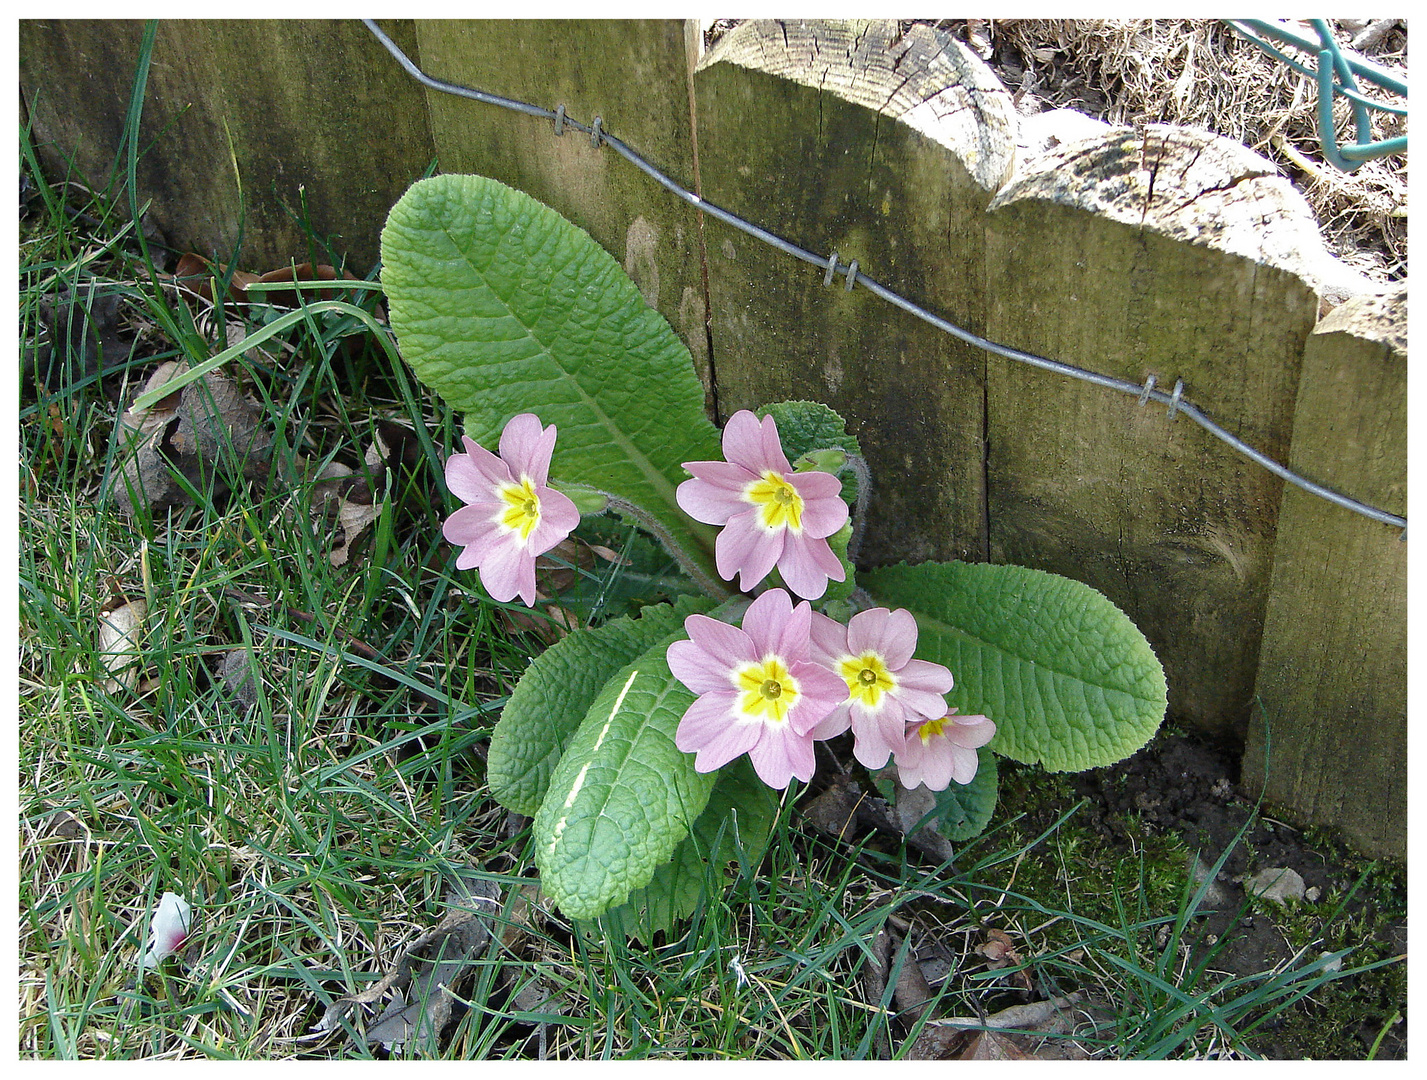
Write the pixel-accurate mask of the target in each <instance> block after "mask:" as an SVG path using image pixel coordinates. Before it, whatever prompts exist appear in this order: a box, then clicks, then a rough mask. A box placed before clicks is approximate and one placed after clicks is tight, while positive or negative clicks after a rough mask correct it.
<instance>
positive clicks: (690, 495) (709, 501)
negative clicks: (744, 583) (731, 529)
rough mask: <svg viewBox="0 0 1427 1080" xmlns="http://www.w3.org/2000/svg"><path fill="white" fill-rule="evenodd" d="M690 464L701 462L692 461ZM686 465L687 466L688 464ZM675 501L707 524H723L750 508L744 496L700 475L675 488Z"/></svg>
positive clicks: (691, 515) (690, 514)
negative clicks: (717, 485)
mask: <svg viewBox="0 0 1427 1080" xmlns="http://www.w3.org/2000/svg"><path fill="white" fill-rule="evenodd" d="M689 464H694V465H697V464H701V463H700V462H690V463H689ZM685 467H686V468H687V465H686V466H685ZM735 468H737V466H735ZM740 471H742V470H740ZM674 501H675V502H677V503H678V504H679V509H680V510H682V511H684V513H686V514H688V515H689V517H691V518H693V519H694V520H695V521H702V522H703V523H704V524H705V525H723V524H725V523H726V522H727V521H728V519H729V518H731V517H733V516H734V515H735V514H742V513H745V512H747V510H748V503H747V502H745V501H744V500H743V498H742V497H740V496H738V495H736V494H733V493H731V492H729V491H727V490H725V489H724V488H721V487H716V486H714V485H713V484H710V483H708V482H707V481H704V480H701V479H699V478H698V477H695V478H694V479H692V480H685V481H684V482H683V483H682V484H680V485H679V486H678V487H677V488H676V489H675V490H674ZM730 576H731V575H730Z"/></svg>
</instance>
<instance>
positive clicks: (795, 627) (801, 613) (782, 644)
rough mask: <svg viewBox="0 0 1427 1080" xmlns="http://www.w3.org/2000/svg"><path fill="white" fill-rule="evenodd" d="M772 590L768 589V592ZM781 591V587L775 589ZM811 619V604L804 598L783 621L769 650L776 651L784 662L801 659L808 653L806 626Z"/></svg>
mask: <svg viewBox="0 0 1427 1080" xmlns="http://www.w3.org/2000/svg"><path fill="white" fill-rule="evenodd" d="M772 591H773V590H772V589H770V590H769V592H772ZM777 591H779V592H782V590H781V589H779V590H777ZM812 621H813V606H812V605H811V604H809V603H808V602H807V601H806V600H804V601H803V602H802V603H801V604H798V605H796V606H795V607H794V608H793V610H792V613H791V614H790V615H789V616H788V618H787V619H786V620H785V621H784V623H783V626H782V628H781V629H780V630H779V631H778V639H777V640H776V641H775V642H774V643H773V644H772V647H771V648H770V649H769V651H770V652H774V653H777V654H778V655H779V656H781V657H782V658H783V662H784V663H786V664H790V665H791V664H792V663H793V662H794V661H802V660H805V659H806V658H807V655H808V645H809V641H808V627H809V626H811V625H812Z"/></svg>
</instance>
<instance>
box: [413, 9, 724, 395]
mask: <svg viewBox="0 0 1427 1080" xmlns="http://www.w3.org/2000/svg"><path fill="white" fill-rule="evenodd" d="M684 34H685V24H684V22H683V21H682V20H678V19H654V20H633V19H599V20H593V19H579V20H559V19H542V20H535V21H532V20H525V19H494V20H469V19H462V20H429V21H428V20H422V21H419V22H418V23H417V29H416V37H417V40H418V41H419V42H420V51H421V63H422V66H423V67H424V68H425V70H426V71H427V72H428V73H429V74H431V75H433V76H435V77H437V78H441V79H445V80H446V81H448V82H454V83H458V84H460V85H463V86H470V87H474V88H476V89H479V90H483V91H485V92H487V93H490V94H499V95H501V96H504V97H510V98H514V99H516V100H519V101H525V102H529V103H530V104H532V105H539V106H541V107H543V108H546V109H551V110H554V109H556V108H557V107H558V106H560V105H564V106H565V112H566V114H567V115H569V116H570V117H572V118H575V119H577V120H579V121H580V122H581V123H584V124H591V123H592V122H593V121H594V119H595V117H597V116H598V117H600V118H601V119H602V121H603V124H602V127H603V129H604V130H606V131H608V132H609V133H610V134H611V135H614V136H616V137H618V138H619V139H620V140H621V141H623V142H625V143H627V144H628V145H629V146H630V147H632V148H633V149H634V150H636V151H638V152H639V153H640V154H642V155H644V156H645V157H646V158H648V159H649V160H650V161H654V162H657V163H658V165H659V167H660V168H661V169H662V170H663V171H664V172H665V174H666V175H668V176H669V177H670V178H671V179H673V180H675V181H677V182H679V183H681V184H683V185H684V186H685V187H688V188H691V189H692V187H693V184H694V152H693V122H692V120H691V118H690V115H689V71H688V62H687V60H686V53H685V44H684ZM427 101H428V104H429V106H430V113H431V130H432V134H433V137H434V138H435V141H436V148H437V151H438V153H439V155H440V160H441V171H442V172H449V173H456V172H472V173H479V174H480V175H482V176H489V177H492V178H493V179H496V180H500V181H501V182H503V183H506V184H509V185H510V186H511V187H514V188H519V189H520V190H521V191H524V192H525V193H526V194H528V195H532V196H534V197H535V198H537V199H539V200H540V201H541V202H543V203H545V205H547V206H550V207H552V208H554V209H555V210H558V211H559V212H560V213H561V214H564V215H565V216H566V217H567V218H569V219H570V220H572V221H574V222H575V223H576V224H577V225H579V226H580V227H581V228H582V229H584V230H585V231H586V232H588V233H589V234H590V235H591V236H592V237H594V238H595V240H596V241H597V242H598V243H599V244H600V246H602V247H603V248H604V249H605V250H606V251H608V252H609V253H610V254H611V255H613V256H614V258H615V260H616V261H617V262H619V263H620V265H622V266H623V267H624V269H625V272H626V273H628V274H629V276H630V277H632V278H633V279H634V281H635V284H637V285H638V286H639V291H640V292H641V293H642V294H643V296H644V300H645V302H646V303H647V304H649V306H650V307H652V308H654V309H655V310H657V311H658V312H659V313H660V314H661V315H663V316H664V317H665V318H666V319H667V320H668V321H669V324H670V325H671V326H672V327H673V328H674V331H675V333H677V334H678V335H679V337H680V338H681V339H682V340H683V342H684V344H685V345H687V346H688V348H689V352H690V353H692V354H693V356H694V365H695V367H696V368H697V369H698V371H699V377H700V378H701V379H702V381H703V383H704V387H705V390H706V391H707V390H708V388H709V385H710V383H709V373H708V354H709V350H708V333H707V328H706V325H705V324H706V317H705V305H704V286H703V275H702V272H701V270H700V267H701V265H702V262H703V252H702V250H701V248H700V241H699V220H698V214H697V212H696V211H695V210H694V209H693V208H692V207H691V206H689V204H688V203H685V202H682V201H681V200H679V199H676V198H674V197H672V196H671V195H669V194H668V193H667V192H666V191H665V190H664V189H663V188H662V187H661V186H660V185H659V184H658V183H657V182H656V181H654V180H652V179H651V178H650V177H648V176H646V175H645V174H644V173H642V172H640V171H639V170H638V169H635V168H633V167H631V166H630V165H629V164H628V163H627V162H625V161H624V160H623V159H622V158H621V157H620V156H619V155H618V154H617V153H615V152H614V151H612V150H610V149H608V148H603V149H597V148H595V147H594V146H592V145H591V143H590V136H589V135H586V134H583V133H581V132H579V131H576V130H574V129H572V128H567V129H565V132H564V134H563V135H560V136H558V137H557V136H556V134H555V125H554V123H553V121H550V120H545V119H542V118H540V117H536V116H528V115H522V114H519V113H513V112H510V111H508V110H506V109H501V108H498V107H495V106H492V105H487V104H483V103H481V102H477V101H471V100H469V99H466V98H460V97H454V96H452V95H450V94H443V93H437V92H434V91H432V92H429V93H428V95H427ZM706 403H707V404H710V405H711V404H712V397H711V396H709V397H708V399H707V402H706Z"/></svg>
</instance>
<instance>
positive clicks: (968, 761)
mask: <svg viewBox="0 0 1427 1080" xmlns="http://www.w3.org/2000/svg"><path fill="white" fill-rule="evenodd" d="M952 750H953V754H952V758H951V779H952V780H955V781H956V782H957V783H958V784H969V783H971V781H973V780H975V779H976V769H977V767H978V766H979V765H980V761H979V760H978V759H977V757H976V751H975V750H967V749H964V748H963V747H960V746H953V747H952ZM942 787H946V785H945V784H943V785H942ZM932 790H933V791H937V790H940V789H939V788H933V789H932Z"/></svg>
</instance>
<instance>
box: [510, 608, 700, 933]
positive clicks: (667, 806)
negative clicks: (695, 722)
mask: <svg viewBox="0 0 1427 1080" xmlns="http://www.w3.org/2000/svg"><path fill="white" fill-rule="evenodd" d="M682 636H683V630H682V628H681V629H680V630H679V631H678V633H675V634H671V635H669V637H667V638H666V639H665V640H663V641H661V642H659V644H657V645H655V646H654V647H653V648H652V649H650V650H649V651H648V652H646V653H644V654H643V655H642V656H640V657H639V659H637V660H636V661H634V663H632V664H630V665H629V666H628V667H625V668H623V669H621V670H620V671H619V672H618V673H617V674H616V675H615V676H614V678H612V679H610V680H609V682H608V683H606V684H605V687H604V689H603V690H601V691H600V693H599V696H598V697H596V698H595V700H594V703H593V704H592V705H591V706H590V709H589V712H588V714H587V715H586V716H585V719H584V722H583V723H581V724H580V728H579V730H578V731H576V732H575V736H574V738H573V739H571V740H570V744H569V746H568V747H567V748H566V749H565V752H564V754H562V755H561V757H560V762H559V764H558V765H556V766H555V770H554V772H553V773H552V775H551V777H550V784H549V788H548V790H547V791H546V794H545V800H544V801H543V802H542V803H541V804H540V809H539V811H538V812H537V813H536V815H535V823H534V836H535V864H536V866H538V867H539V868H540V881H541V888H543V889H544V891H545V893H546V895H548V896H549V897H550V898H551V899H553V900H554V901H555V903H556V904H558V905H559V907H560V910H561V911H563V912H564V913H565V914H566V915H567V916H569V917H570V918H572V919H592V918H595V917H596V916H598V915H602V914H604V912H605V911H607V910H608V909H609V908H611V907H614V906H616V905H618V904H622V903H624V902H625V901H626V900H627V899H628V897H629V894H630V892H631V891H633V890H634V889H640V888H643V887H644V886H645V885H647V884H649V881H650V879H651V878H652V877H653V876H654V873H655V871H656V870H657V869H658V868H659V867H660V866H662V865H663V864H664V863H667V862H668V861H669V859H670V858H671V857H672V856H673V854H674V849H675V847H677V846H678V844H679V842H680V841H681V840H683V839H684V837H686V836H687V835H688V834H689V827H690V826H691V825H692V824H693V822H694V821H696V820H697V819H698V816H699V815H700V814H701V813H702V812H703V809H704V806H705V804H707V802H708V799H709V793H710V792H711V791H712V789H713V785H714V781H715V780H716V779H717V773H700V772H696V771H695V770H694V755H692V754H685V753H682V752H681V751H680V750H679V748H678V747H676V746H675V745H674V733H675V731H676V730H678V727H679V721H680V719H682V718H683V715H684V712H685V711H686V710H687V709H688V707H689V706H690V705H692V704H693V702H694V694H693V693H692V692H691V691H689V690H688V689H687V688H685V686H684V685H683V683H681V682H679V680H678V679H676V678H674V676H673V674H672V673H671V672H670V671H669V664H668V662H667V661H666V660H665V657H664V653H665V651H666V650H667V648H668V646H669V643H670V642H672V641H674V640H677V639H678V638H680V637H682Z"/></svg>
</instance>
